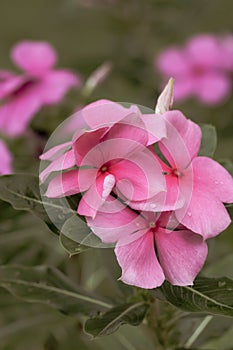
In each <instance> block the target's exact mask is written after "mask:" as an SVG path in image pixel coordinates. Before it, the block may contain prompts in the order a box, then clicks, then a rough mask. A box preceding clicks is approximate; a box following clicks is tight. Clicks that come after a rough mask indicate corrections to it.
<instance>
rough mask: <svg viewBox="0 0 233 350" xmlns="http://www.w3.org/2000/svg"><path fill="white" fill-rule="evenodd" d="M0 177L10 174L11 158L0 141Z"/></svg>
mask: <svg viewBox="0 0 233 350" xmlns="http://www.w3.org/2000/svg"><path fill="white" fill-rule="evenodd" d="M0 155H1V163H0V175H5V174H11V173H12V156H11V153H10V151H9V150H8V148H7V147H6V145H5V143H4V142H3V141H2V140H0Z"/></svg>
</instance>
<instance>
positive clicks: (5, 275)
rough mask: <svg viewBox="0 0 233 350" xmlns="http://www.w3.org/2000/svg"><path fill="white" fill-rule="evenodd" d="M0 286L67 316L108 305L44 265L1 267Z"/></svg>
mask: <svg viewBox="0 0 233 350" xmlns="http://www.w3.org/2000/svg"><path fill="white" fill-rule="evenodd" d="M0 287H2V288H5V289H6V290H7V291H9V292H10V293H11V294H13V295H15V296H17V297H19V298H21V299H23V300H25V301H28V302H33V303H42V304H46V305H49V306H51V307H53V308H55V309H57V310H59V311H61V312H63V313H65V314H69V315H78V314H84V315H88V314H91V313H93V312H99V311H104V310H106V309H110V308H111V307H112V304H110V303H108V302H107V301H105V300H102V299H101V298H96V297H94V296H92V295H91V294H90V293H87V292H84V291H83V290H81V289H80V288H78V287H77V286H75V285H74V283H72V282H71V281H70V280H69V279H68V278H66V276H65V275H63V274H62V273H61V272H60V271H59V270H57V269H54V268H51V267H47V266H37V267H23V266H1V267H0Z"/></svg>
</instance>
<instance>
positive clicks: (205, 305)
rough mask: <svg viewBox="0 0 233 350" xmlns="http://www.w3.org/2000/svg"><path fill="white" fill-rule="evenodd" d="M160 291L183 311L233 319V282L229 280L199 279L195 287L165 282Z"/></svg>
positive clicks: (224, 278) (223, 278)
mask: <svg viewBox="0 0 233 350" xmlns="http://www.w3.org/2000/svg"><path fill="white" fill-rule="evenodd" d="M160 289H161V291H162V293H163V295H164V297H165V299H166V300H167V301H169V302H170V303H171V304H173V305H175V306H176V307H178V308H180V309H182V310H185V311H191V312H204V313H211V314H219V315H226V316H231V317H233V298H232V293H233V280H231V279H229V278H226V277H222V278H206V277H199V278H197V279H196V280H195V283H194V286H193V287H189V286H184V287H179V286H173V285H171V284H170V283H169V282H165V283H164V284H163V285H162V287H161V288H160Z"/></svg>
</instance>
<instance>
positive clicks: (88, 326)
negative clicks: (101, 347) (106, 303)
mask: <svg viewBox="0 0 233 350" xmlns="http://www.w3.org/2000/svg"><path fill="white" fill-rule="evenodd" d="M148 307H149V305H148V304H146V303H145V302H139V303H135V304H133V303H129V304H125V305H120V306H117V307H115V308H113V309H111V310H110V311H107V312H106V313H104V314H103V315H99V316H97V317H94V318H91V319H89V320H87V321H86V323H85V326H84V329H85V332H86V333H88V334H91V335H92V336H93V337H97V336H104V335H108V334H111V333H113V332H115V331H116V330H117V329H118V328H119V327H120V326H121V325H122V324H126V323H127V324H130V325H133V326H138V325H139V324H140V323H141V322H142V321H143V319H144V317H145V315H146V312H147V310H148Z"/></svg>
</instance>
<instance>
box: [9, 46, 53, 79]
mask: <svg viewBox="0 0 233 350" xmlns="http://www.w3.org/2000/svg"><path fill="white" fill-rule="evenodd" d="M11 58H12V60H13V61H14V62H15V64H16V65H17V66H19V67H20V68H21V69H23V70H25V71H26V72H27V73H29V74H30V75H32V76H41V75H43V74H45V73H46V72H47V71H49V70H50V69H51V68H52V67H53V65H54V64H55V63H56V60H57V55H56V52H55V50H54V49H53V47H52V46H51V45H50V44H49V43H47V42H45V41H21V42H19V43H18V44H16V45H15V46H14V47H13V49H12V52H11Z"/></svg>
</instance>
